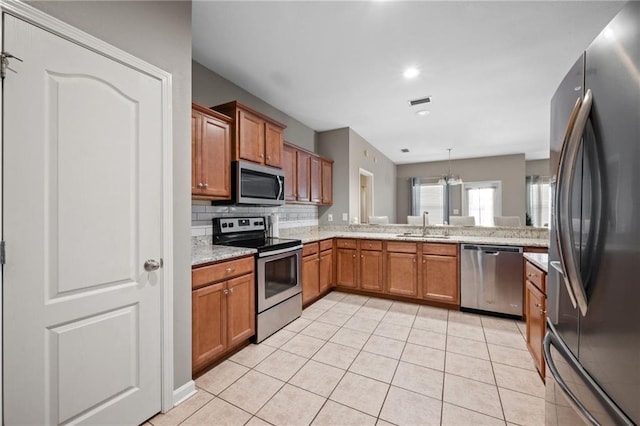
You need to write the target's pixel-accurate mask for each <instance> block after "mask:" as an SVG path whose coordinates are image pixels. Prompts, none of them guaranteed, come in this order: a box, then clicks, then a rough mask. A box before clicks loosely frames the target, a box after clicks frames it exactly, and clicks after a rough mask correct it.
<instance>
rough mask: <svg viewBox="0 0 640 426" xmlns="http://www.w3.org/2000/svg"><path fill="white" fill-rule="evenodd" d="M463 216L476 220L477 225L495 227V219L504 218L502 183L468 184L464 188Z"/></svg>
mask: <svg viewBox="0 0 640 426" xmlns="http://www.w3.org/2000/svg"><path fill="white" fill-rule="evenodd" d="M462 193H463V210H464V212H465V214H463V216H473V217H475V218H476V225H479V226H493V217H494V216H502V185H501V182H500V181H488V182H467V183H464V186H463V191H462Z"/></svg>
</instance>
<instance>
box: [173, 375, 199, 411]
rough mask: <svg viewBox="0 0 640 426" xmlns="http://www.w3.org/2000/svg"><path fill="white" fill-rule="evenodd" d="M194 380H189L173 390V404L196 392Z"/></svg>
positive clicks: (179, 402)
mask: <svg viewBox="0 0 640 426" xmlns="http://www.w3.org/2000/svg"><path fill="white" fill-rule="evenodd" d="M196 392H197V391H196V382H194V381H193V380H189V381H188V382H187V383H185V384H184V385H182V386H180V387H179V388H178V389H176V390H174V391H173V406H174V407H175V406H176V405H179V404H181V403H183V402H184V401H185V400H186V399H187V398H189V397H190V396H192V395H194V394H195V393H196Z"/></svg>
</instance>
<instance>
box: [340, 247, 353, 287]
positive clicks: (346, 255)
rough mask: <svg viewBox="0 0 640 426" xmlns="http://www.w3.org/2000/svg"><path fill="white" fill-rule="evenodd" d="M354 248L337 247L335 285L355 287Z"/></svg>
mask: <svg viewBox="0 0 640 426" xmlns="http://www.w3.org/2000/svg"><path fill="white" fill-rule="evenodd" d="M356 260H357V259H356V250H354V249H342V248H340V249H338V251H337V252H336V268H337V270H336V285H339V286H343V287H353V288H357V287H358V283H357V282H356V273H357V272H356V271H357V269H356Z"/></svg>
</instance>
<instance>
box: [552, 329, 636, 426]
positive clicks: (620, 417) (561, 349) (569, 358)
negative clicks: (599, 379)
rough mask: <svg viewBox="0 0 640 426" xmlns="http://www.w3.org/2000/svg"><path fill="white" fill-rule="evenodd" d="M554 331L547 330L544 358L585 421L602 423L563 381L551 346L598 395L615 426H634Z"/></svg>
mask: <svg viewBox="0 0 640 426" xmlns="http://www.w3.org/2000/svg"><path fill="white" fill-rule="evenodd" d="M547 324H548V323H547ZM553 330H554V329H553V326H550V327H549V329H548V330H547V334H545V336H544V340H543V342H542V350H543V351H544V358H545V360H546V361H547V366H548V367H549V372H550V373H551V375H552V376H553V380H555V382H556V383H557V384H558V386H559V387H560V389H561V390H562V392H563V393H564V394H565V396H566V397H567V400H568V402H569V403H570V404H571V405H572V407H573V408H574V409H575V410H576V411H577V412H578V413H579V414H580V415H581V416H583V418H584V420H585V421H587V422H589V423H591V424H592V425H596V426H599V425H600V422H599V421H598V420H596V419H595V418H594V417H593V415H592V414H591V413H590V412H589V410H587V409H586V408H585V406H584V405H583V404H582V402H580V400H579V399H578V398H577V397H576V395H575V394H574V393H573V392H572V391H571V389H570V388H569V386H567V383H566V382H565V381H564V380H563V378H562V376H561V375H560V372H559V370H558V367H557V366H556V364H555V362H554V361H553V355H552V354H551V345H553V347H554V349H555V350H556V351H558V353H559V354H560V356H562V357H563V358H564V360H565V361H566V362H567V363H569V364H570V365H571V368H572V369H574V371H575V373H577V374H578V375H579V376H580V377H581V379H582V380H584V382H585V384H586V385H587V387H588V388H589V389H590V390H591V391H592V392H593V393H594V394H595V395H594V396H596V395H597V399H598V400H599V401H600V402H601V403H603V404H604V407H606V408H607V410H608V414H609V415H610V416H613V417H614V418H615V424H620V425H625V426H633V425H634V423H633V422H632V421H631V419H630V418H629V417H627V415H626V414H624V413H623V412H622V411H621V410H620V408H618V406H617V405H616V404H615V403H614V402H613V401H612V400H611V398H610V397H609V396H608V395H607V394H606V393H605V392H604V390H602V388H600V386H599V385H598V384H597V383H596V382H595V381H594V380H593V378H592V377H591V376H590V375H589V373H587V371H586V370H585V369H584V368H583V367H582V365H580V362H579V361H578V360H577V359H576V357H575V356H574V355H573V354H572V353H571V351H570V350H569V348H567V346H566V345H565V344H564V342H563V341H562V340H561V339H559V338H558V337H557V336H556V335H555V332H554V331H553Z"/></svg>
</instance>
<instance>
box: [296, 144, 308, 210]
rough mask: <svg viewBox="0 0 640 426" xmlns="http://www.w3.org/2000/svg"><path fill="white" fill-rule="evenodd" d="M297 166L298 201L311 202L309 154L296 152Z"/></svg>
mask: <svg viewBox="0 0 640 426" xmlns="http://www.w3.org/2000/svg"><path fill="white" fill-rule="evenodd" d="M297 158H298V159H297V165H298V173H297V174H298V182H297V183H298V185H297V187H298V191H297V192H298V197H297V199H298V201H311V196H310V195H311V194H310V192H311V191H310V185H309V183H310V182H309V180H310V163H311V154H309V153H307V152H304V151H298V152H297Z"/></svg>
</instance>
